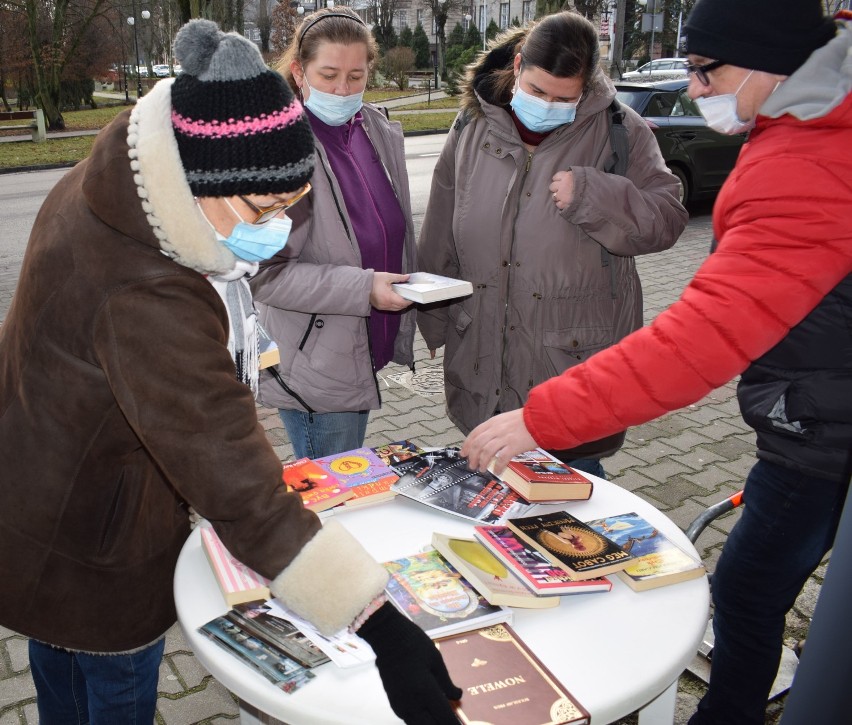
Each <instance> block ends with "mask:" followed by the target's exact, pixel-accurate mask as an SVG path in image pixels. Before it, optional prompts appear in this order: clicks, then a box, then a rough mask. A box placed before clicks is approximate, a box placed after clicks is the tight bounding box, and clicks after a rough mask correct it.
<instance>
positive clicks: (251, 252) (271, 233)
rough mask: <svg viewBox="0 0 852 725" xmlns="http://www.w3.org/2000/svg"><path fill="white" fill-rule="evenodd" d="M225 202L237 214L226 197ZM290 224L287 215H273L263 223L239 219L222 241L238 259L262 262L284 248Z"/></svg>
mask: <svg viewBox="0 0 852 725" xmlns="http://www.w3.org/2000/svg"><path fill="white" fill-rule="evenodd" d="M225 202H226V203H227V205H228V206H230V207H231V211H233V212H234V214H237V212H236V210H235V209H234V207H233V206H231V202H229V201H228V200H227V199H226V200H225ZM237 216H239V214H237ZM292 226H293V220H292V219H288V218H287V217H273V218H272V219H270V220H269V221H268V222H264V223H263V224H249V223H248V222H244V221H240V222H238V223H237V224H236V226H234V229H233V230H232V231H231V233H230V234H229V235H228V236H227V237H225V239H224V240H223V242H222V243H223V244H224V245H225V246H226V247H227V248H228V249H230V250H231V251H232V252H233V253H234V255H235V256H237V257H239V258H240V259H244V260H246V261H247V262H262V261H263V260H265V259H271V258H272V257H274V256H275V255H276V254H277V253H278V252H280V251H281V250H282V249H284V245H285V244H287V238H288V237H289V236H290V229H291V228H292Z"/></svg>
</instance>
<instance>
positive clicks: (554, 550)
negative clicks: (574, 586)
mask: <svg viewBox="0 0 852 725" xmlns="http://www.w3.org/2000/svg"><path fill="white" fill-rule="evenodd" d="M506 525H507V526H508V527H509V528H510V529H511V530H512V531H513V532H515V535H516V536H517V537H518V538H519V539H521V540H522V541H525V542H526V543H527V544H529V545H530V546H532V547H533V548H535V549H538V551H540V552H541V553H542V554H544V556H545V557H547V559H548V560H549V561H550V562H551V563H552V564H554V565H555V566H559V567H562V568H563V569H564V570H565V571H567V572H568V574H570V575H571V578H572V579H591V578H593V577H596V576H604V575H606V574H613V573H615V572H616V571H618V570H619V569H624V568H625V567H627V566H629V565H630V564H631V563H633V561H634V557H633V556H632V555H631V554H628V553H627V552H626V551H625V550H624V549H622V548H621V547H620V546H619V545H618V544H616V543H615V542H614V541H612V540H611V539H609V538H607V537H606V536H604V535H603V534H600V533H598V532H597V531H595V530H594V529H593V528H592V527H591V526H589V525H587V524H584V523H583V522H582V521H580V520H579V519H577V518H575V517H574V516H572V515H571V514H569V513H568V512H567V511H555V512H553V513H547V514H539V515H536V516H526V517H519V518H510V519H507V521H506Z"/></svg>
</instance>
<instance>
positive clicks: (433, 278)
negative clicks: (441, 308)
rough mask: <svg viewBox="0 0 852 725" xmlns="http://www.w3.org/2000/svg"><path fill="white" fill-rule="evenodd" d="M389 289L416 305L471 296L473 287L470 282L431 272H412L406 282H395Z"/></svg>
mask: <svg viewBox="0 0 852 725" xmlns="http://www.w3.org/2000/svg"><path fill="white" fill-rule="evenodd" d="M391 287H393V291H394V292H396V293H397V294H398V295H399V296H400V297H405V299H407V300H411V301H412V302H417V303H418V304H428V303H430V302H440V301H441V300H448V299H453V298H455V297H466V296H467V295H472V294H473V285H472V284H471V283H470V282H466V281H465V280H463V279H453V278H452V277H443V276H441V275H439V274H432V273H431V272H414V273H412V274H411V275H410V276H409V278H408V281H407V282H397V283H395V284H392V285H391Z"/></svg>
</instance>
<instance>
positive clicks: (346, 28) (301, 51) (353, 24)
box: [275, 5, 379, 92]
mask: <svg viewBox="0 0 852 725" xmlns="http://www.w3.org/2000/svg"><path fill="white" fill-rule="evenodd" d="M322 42H327V43H340V44H341V45H354V44H355V43H363V44H364V45H365V46H366V47H367V68H368V69H371V68H372V67H373V64H374V63H375V61H376V58H378V57H379V47H378V45H377V44H376V39H375V38H374V37H373V34H372V33H371V32H370V29H369V28H368V27H367V26H366V25H365V23H364V21H363V20H362V19H361V18H360V17H359V16H358V14H357V13H356V12H355V11H354V10H351V9H350V8H348V7H346V6H345V5H340V6H335V7H333V8H323V9H322V10H318V11H317V12H315V13H311V14H310V15H309V16H307V17H306V18H305V19H304V20H303V21H302V23H301V24H300V25H299V27H298V29H297V30H296V32H295V33H294V34H293V37H292V38H290V42H289V43H288V45H287V50H285V51H284V55H282V56H281V58H280V60H279V61H278V62H277V63H276V64H275V70H277V71H278V72H279V73H280V74H281V75H282V76H284V78H285V79H286V81H287V83H289V84H290V87H291V88H292V89H293V90H294V91H296V92H298V90H299V88H298V86H297V85H296V81H295V79H294V78H293V73H292V72H291V71H290V64H291V62H292V61H294V60H295V61H298V63H299V64H300V65H301V66H302V68H304V67H305V66H306V65H307V64H308V63H310V62H311V61H312V60H313V59H314V58H316V56H317V51H318V49H319V46H320V43H322Z"/></svg>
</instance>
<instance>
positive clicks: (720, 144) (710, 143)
mask: <svg viewBox="0 0 852 725" xmlns="http://www.w3.org/2000/svg"><path fill="white" fill-rule="evenodd" d="M688 84H689V79H688V78H683V79H681V80H673V81H657V82H654V83H616V84H615V90H616V98H617V99H618V100H619V101H620V102H621V103H623V104H625V105H627V106H630V107H631V108H632V109H633V110H634V111H636V112H637V113H638V114H639V115H640V116H642V117H643V118H644V119H645V121H646V122H647V123H648V126H649V127H650V128H651V130H652V131H653V132H654V136H655V137H656V139H657V143H658V144H659V145H660V151H662V153H663V159H664V160H665V162H666V164H667V165H668V167H669V168H670V169H671V170H672V173H673V174H674V175H675V176H677V178H678V180H679V181H680V185H681V201H682V202H688V201H694V200H695V199H699V198H706V197H712V196H715V194H716V192H718V191H719V189H720V188H721V186H722V184H723V183H724V181H725V179H726V178H727V177H728V174H729V173H730V172H731V169H733V168H734V164H735V163H736V160H737V156H739V153H740V148H742V145H743V143H744V142H745V139H746V136H747V134H745V133H742V134H737V135H735V136H726V135H723V134H721V133H717V132H716V131H714V130H713V129H711V128H710V127H708V126H707V121H705V120H704V116H702V115H701V112H700V111H699V110H698V106H697V105H696V104H695V101H693V100H692V99H691V98H690V97H689V96H687V95H686V87H687V85H688Z"/></svg>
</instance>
